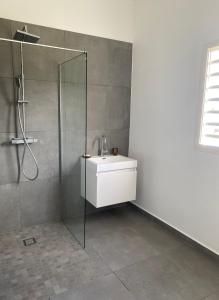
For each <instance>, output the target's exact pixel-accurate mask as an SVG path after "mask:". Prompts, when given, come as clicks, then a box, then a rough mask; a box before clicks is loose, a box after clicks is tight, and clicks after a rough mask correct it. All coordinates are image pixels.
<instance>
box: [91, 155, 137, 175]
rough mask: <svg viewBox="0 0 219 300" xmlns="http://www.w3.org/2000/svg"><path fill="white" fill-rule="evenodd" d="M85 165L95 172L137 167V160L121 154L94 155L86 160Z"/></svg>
mask: <svg viewBox="0 0 219 300" xmlns="http://www.w3.org/2000/svg"><path fill="white" fill-rule="evenodd" d="M87 167H88V168H89V167H90V168H94V169H95V170H96V171H97V172H106V171H113V170H123V169H130V168H136V167H137V160H135V159H132V158H130V157H126V156H123V155H117V156H113V155H108V156H103V157H100V156H94V157H91V158H89V159H88V160H87Z"/></svg>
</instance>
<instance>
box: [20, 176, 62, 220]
mask: <svg viewBox="0 0 219 300" xmlns="http://www.w3.org/2000/svg"><path fill="white" fill-rule="evenodd" d="M20 189H21V191H20V210H21V224H22V225H23V226H28V225H33V224H40V223H44V222H49V221H57V220H59V219H60V202H59V179H58V178H57V177H53V178H50V179H43V180H37V181H34V182H23V183H21V187H20Z"/></svg>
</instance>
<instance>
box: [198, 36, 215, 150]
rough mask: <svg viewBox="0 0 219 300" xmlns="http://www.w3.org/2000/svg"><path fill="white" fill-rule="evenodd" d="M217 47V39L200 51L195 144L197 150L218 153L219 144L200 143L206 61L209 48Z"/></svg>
mask: <svg viewBox="0 0 219 300" xmlns="http://www.w3.org/2000/svg"><path fill="white" fill-rule="evenodd" d="M217 47H218V48H219V41H218V42H214V43H209V44H207V45H205V48H204V51H203V52H202V57H201V58H202V66H201V70H202V71H201V79H200V96H199V99H200V102H201V104H200V110H199V114H198V117H199V118H198V138H197V142H196V145H197V147H198V148H199V150H201V151H204V152H208V153H213V154H218V155H219V146H214V145H204V144H202V143H201V138H202V128H203V125H202V124H203V116H204V109H205V103H206V101H205V89H206V82H207V80H206V78H207V76H206V75H207V70H208V62H209V52H210V49H211V48H217Z"/></svg>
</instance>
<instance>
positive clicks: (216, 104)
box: [200, 47, 219, 147]
mask: <svg viewBox="0 0 219 300" xmlns="http://www.w3.org/2000/svg"><path fill="white" fill-rule="evenodd" d="M200 144H202V145H205V146H212V147H219V47H214V48H209V49H208V55H207V65H206V73H205V82H204V99H203V109H202V120H201V134H200Z"/></svg>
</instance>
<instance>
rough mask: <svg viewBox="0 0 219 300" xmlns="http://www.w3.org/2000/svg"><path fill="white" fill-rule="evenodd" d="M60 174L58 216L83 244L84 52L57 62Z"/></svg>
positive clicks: (85, 98)
mask: <svg viewBox="0 0 219 300" xmlns="http://www.w3.org/2000/svg"><path fill="white" fill-rule="evenodd" d="M59 83H60V87H59V101H60V106H59V108H60V110H59V111H60V149H61V156H60V159H61V160H60V165H61V168H60V175H61V199H62V219H63V221H64V223H65V225H66V226H67V228H68V229H69V231H70V232H71V233H72V234H73V235H74V236H75V237H76V239H77V240H78V241H79V243H80V244H81V245H82V246H83V247H85V205H86V201H85V198H86V197H85V195H86V191H85V186H86V185H85V180H86V178H85V176H86V170H85V164H81V160H82V159H83V158H81V157H82V155H83V154H85V153H86V137H87V55H86V53H81V54H79V55H78V56H76V57H74V58H72V59H70V60H67V61H65V62H64V63H62V64H60V66H59Z"/></svg>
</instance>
